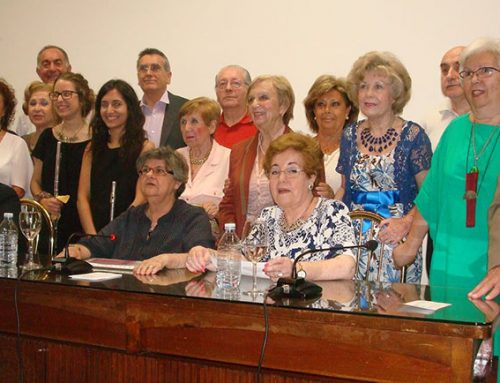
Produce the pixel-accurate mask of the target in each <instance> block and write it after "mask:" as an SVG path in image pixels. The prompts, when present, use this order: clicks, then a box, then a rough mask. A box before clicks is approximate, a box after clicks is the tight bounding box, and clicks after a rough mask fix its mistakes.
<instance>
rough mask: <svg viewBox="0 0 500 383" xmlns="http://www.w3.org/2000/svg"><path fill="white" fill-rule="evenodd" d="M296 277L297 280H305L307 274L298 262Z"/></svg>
mask: <svg viewBox="0 0 500 383" xmlns="http://www.w3.org/2000/svg"><path fill="white" fill-rule="evenodd" d="M297 277H298V278H304V279H305V278H306V277H307V273H306V271H305V270H304V269H303V268H302V264H301V263H300V262H299V263H297Z"/></svg>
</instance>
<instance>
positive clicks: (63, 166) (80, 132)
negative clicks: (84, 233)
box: [31, 72, 95, 250]
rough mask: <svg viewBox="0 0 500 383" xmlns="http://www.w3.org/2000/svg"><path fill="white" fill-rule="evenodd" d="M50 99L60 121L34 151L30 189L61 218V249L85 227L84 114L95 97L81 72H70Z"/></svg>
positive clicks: (86, 133) (86, 131)
mask: <svg viewBox="0 0 500 383" xmlns="http://www.w3.org/2000/svg"><path fill="white" fill-rule="evenodd" d="M50 98H51V100H52V103H53V104H54V109H55V111H56V113H57V115H58V116H59V117H60V119H61V123H60V124H57V125H55V126H54V127H53V128H47V129H45V130H44V131H43V132H42V134H41V135H40V138H39V139H38V142H37V144H36V146H35V149H34V150H33V153H32V156H33V161H34V163H35V170H34V172H33V178H32V180H31V192H32V193H33V196H34V197H35V198H36V199H37V200H38V201H39V202H40V203H41V204H42V205H43V206H44V207H45V208H46V209H47V210H48V211H49V212H50V214H51V215H52V216H53V217H60V218H59V220H58V235H57V249H58V250H60V249H62V248H63V247H64V245H65V244H66V241H67V240H68V237H69V236H70V235H71V234H72V233H74V232H80V231H81V230H82V226H81V225H80V219H79V218H78V210H77V208H76V200H77V192H78V180H79V179H80V168H81V166H82V157H83V151H84V150H85V147H86V146H87V144H88V142H89V140H90V130H89V125H88V123H87V121H86V119H85V117H86V116H87V115H88V114H89V112H90V111H91V110H92V107H93V105H94V101H95V96H94V92H93V91H92V89H90V88H89V84H88V82H87V80H86V79H85V78H84V77H83V76H82V75H81V74H79V73H71V72H67V73H63V74H61V75H60V76H59V77H58V78H57V80H56V82H55V83H54V87H53V89H52V92H51V93H50ZM58 143H60V144H58ZM58 147H59V148H60V150H59V153H60V155H59V161H58V166H57V167H56V160H57V158H58V156H57V153H58V149H57V148H58ZM56 168H57V173H56ZM55 180H58V182H57V186H58V188H57V190H54V189H55V186H56V185H55V184H56V182H55ZM63 195H65V196H69V200H68V201H67V203H66V204H63V202H61V199H58V198H56V197H57V196H63Z"/></svg>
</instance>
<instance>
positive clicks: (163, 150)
mask: <svg viewBox="0 0 500 383" xmlns="http://www.w3.org/2000/svg"><path fill="white" fill-rule="evenodd" d="M149 160H163V161H164V162H165V166H166V168H167V170H172V172H174V174H173V177H174V179H175V180H176V181H179V182H180V183H181V186H179V189H177V193H175V194H176V195H175V196H176V197H179V196H180V195H181V194H182V192H183V191H184V189H185V184H186V181H187V179H188V172H189V168H188V165H187V163H186V160H184V157H182V155H180V154H179V153H178V152H176V151H175V150H174V149H172V148H171V147H170V146H160V147H159V148H155V149H151V150H148V151H146V152H144V153H142V154H141V155H140V156H139V158H138V159H137V162H136V168H137V171H139V170H141V169H142V168H143V167H144V164H145V163H146V161H149Z"/></svg>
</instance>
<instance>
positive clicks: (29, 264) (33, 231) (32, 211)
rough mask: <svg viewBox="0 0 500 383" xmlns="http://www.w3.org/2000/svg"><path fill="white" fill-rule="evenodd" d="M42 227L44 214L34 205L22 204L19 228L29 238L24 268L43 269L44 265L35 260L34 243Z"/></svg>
mask: <svg viewBox="0 0 500 383" xmlns="http://www.w3.org/2000/svg"><path fill="white" fill-rule="evenodd" d="M41 228H42V215H41V213H40V212H39V211H38V210H37V209H36V208H35V207H33V206H22V209H21V212H20V213H19V229H21V233H23V235H24V236H25V237H26V239H27V240H28V259H27V260H26V262H25V263H24V265H23V269H24V270H36V269H41V268H42V265H41V264H40V263H39V262H37V261H36V260H35V256H34V254H33V244H34V240H35V238H36V236H37V235H38V234H39V233H40V229H41Z"/></svg>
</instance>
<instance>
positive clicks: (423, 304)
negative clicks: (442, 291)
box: [404, 300, 451, 311]
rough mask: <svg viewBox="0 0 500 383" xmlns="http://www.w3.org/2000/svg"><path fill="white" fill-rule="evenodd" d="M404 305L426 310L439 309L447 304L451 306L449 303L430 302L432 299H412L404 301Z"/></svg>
mask: <svg viewBox="0 0 500 383" xmlns="http://www.w3.org/2000/svg"><path fill="white" fill-rule="evenodd" d="M404 305H405V306H409V307H416V308H418V309H421V310H427V311H436V310H439V309H442V308H444V307H447V306H451V304H450V303H442V302H432V301H421V300H418V301H413V302H406V303H405V304H404Z"/></svg>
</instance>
